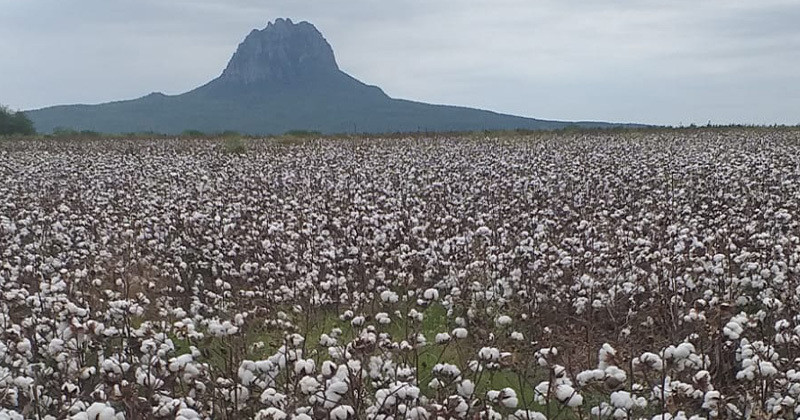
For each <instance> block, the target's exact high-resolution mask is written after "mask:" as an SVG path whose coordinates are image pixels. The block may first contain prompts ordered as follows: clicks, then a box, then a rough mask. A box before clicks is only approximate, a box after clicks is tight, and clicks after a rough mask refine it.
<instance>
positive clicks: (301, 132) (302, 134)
mask: <svg viewBox="0 0 800 420" xmlns="http://www.w3.org/2000/svg"><path fill="white" fill-rule="evenodd" d="M284 135H286V136H291V137H319V136H321V135H322V133H320V132H319V131H311V130H289V131H287V132H286V133H284Z"/></svg>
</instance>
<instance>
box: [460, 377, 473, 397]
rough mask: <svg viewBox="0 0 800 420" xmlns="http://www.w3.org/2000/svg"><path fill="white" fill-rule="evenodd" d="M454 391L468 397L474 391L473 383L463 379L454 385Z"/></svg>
mask: <svg viewBox="0 0 800 420" xmlns="http://www.w3.org/2000/svg"><path fill="white" fill-rule="evenodd" d="M456 392H457V393H458V395H460V396H462V397H464V398H469V397H470V396H471V395H472V394H473V393H474V392H475V383H474V382H472V381H471V380H469V379H464V380H463V381H461V382H459V383H458V385H456Z"/></svg>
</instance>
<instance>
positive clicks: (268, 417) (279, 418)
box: [256, 407, 289, 420]
mask: <svg viewBox="0 0 800 420" xmlns="http://www.w3.org/2000/svg"><path fill="white" fill-rule="evenodd" d="M288 418H289V415H288V414H286V413H285V412H284V411H283V410H281V409H279V408H277V407H269V408H266V409H264V410H260V411H259V412H258V413H256V420H287V419H288Z"/></svg>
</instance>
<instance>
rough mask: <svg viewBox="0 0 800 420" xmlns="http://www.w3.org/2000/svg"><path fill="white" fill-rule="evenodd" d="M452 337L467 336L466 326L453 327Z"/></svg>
mask: <svg viewBox="0 0 800 420" xmlns="http://www.w3.org/2000/svg"><path fill="white" fill-rule="evenodd" d="M453 337H455V338H458V339H464V338H467V329H466V328H455V329H453Z"/></svg>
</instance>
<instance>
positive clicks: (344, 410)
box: [329, 405, 355, 420]
mask: <svg viewBox="0 0 800 420" xmlns="http://www.w3.org/2000/svg"><path fill="white" fill-rule="evenodd" d="M354 415H355V411H354V410H353V407H350V406H349V405H340V406H338V407H336V408H334V409H333V410H331V412H330V415H329V417H330V419H331V420H347V419H348V418H350V417H351V416H354Z"/></svg>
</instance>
